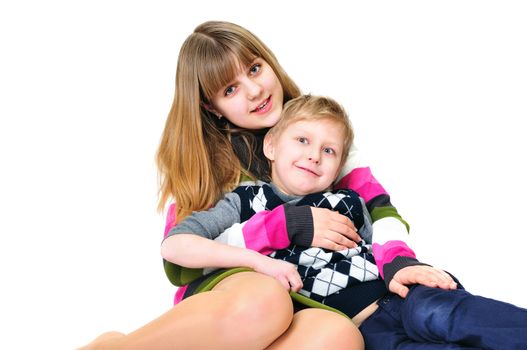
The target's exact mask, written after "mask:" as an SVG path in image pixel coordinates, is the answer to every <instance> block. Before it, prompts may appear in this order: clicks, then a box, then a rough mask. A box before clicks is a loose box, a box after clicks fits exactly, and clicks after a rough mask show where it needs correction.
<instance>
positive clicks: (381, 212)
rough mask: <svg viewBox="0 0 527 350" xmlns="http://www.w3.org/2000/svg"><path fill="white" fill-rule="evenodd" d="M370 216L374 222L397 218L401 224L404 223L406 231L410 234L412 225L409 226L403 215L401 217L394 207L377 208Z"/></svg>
mask: <svg viewBox="0 0 527 350" xmlns="http://www.w3.org/2000/svg"><path fill="white" fill-rule="evenodd" d="M370 215H371V219H372V220H373V222H375V221H377V220H379V219H382V218H386V217H392V218H395V219H397V220H399V221H400V222H402V223H403V224H404V225H405V226H406V230H407V231H408V232H410V225H408V223H407V222H406V221H405V220H404V219H403V218H402V217H401V215H399V213H398V212H397V209H395V207H392V206H387V207H375V208H373V210H372V211H371V213H370Z"/></svg>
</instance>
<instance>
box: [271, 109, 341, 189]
mask: <svg viewBox="0 0 527 350" xmlns="http://www.w3.org/2000/svg"><path fill="white" fill-rule="evenodd" d="M343 147H344V132H343V130H342V126H341V125H340V124H339V123H337V122H335V121H333V120H330V119H319V120H309V121H308V120H300V121H298V122H295V123H292V124H291V125H289V126H288V127H287V128H286V129H285V130H283V131H282V133H281V134H280V135H274V136H273V137H266V139H265V143H264V153H265V155H266V157H267V158H269V159H270V160H271V162H272V179H273V182H274V183H275V184H276V185H277V186H278V188H279V189H280V190H282V191H283V192H285V193H287V194H290V195H297V196H303V195H306V194H309V193H315V192H321V191H325V190H327V189H328V188H329V187H330V186H331V184H332V183H333V181H334V180H335V179H336V177H337V175H338V173H339V171H340V160H341V159H342V156H343V154H342V152H343Z"/></svg>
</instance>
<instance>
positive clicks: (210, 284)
mask: <svg viewBox="0 0 527 350" xmlns="http://www.w3.org/2000/svg"><path fill="white" fill-rule="evenodd" d="M244 271H253V270H251V269H249V268H247V267H235V268H232V269H227V270H221V271H218V272H216V273H212V274H211V276H209V277H208V278H207V279H205V281H203V282H202V283H201V284H200V285H199V286H198V288H196V291H195V293H194V294H198V293H203V292H208V291H210V290H212V288H214V287H215V286H216V285H217V284H218V283H219V282H220V281H222V280H224V279H225V278H227V277H229V276H232V275H234V274H236V273H238V272H244ZM289 295H290V296H291V299H293V300H294V301H296V302H298V303H300V304H302V305H305V306H307V307H310V308H311V307H312V308H318V309H323V310H328V311H333V312H336V313H338V314H339V315H342V316H344V317H346V318H349V317H348V316H347V315H346V314H345V313H343V312H341V311H339V310H337V309H335V308H332V307H331V306H327V305H324V304H322V303H319V302H318V301H315V300H312V299H309V298H308V297H306V296H304V295H302V294H299V293H297V292H289Z"/></svg>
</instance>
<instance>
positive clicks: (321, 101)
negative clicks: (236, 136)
mask: <svg viewBox="0 0 527 350" xmlns="http://www.w3.org/2000/svg"><path fill="white" fill-rule="evenodd" d="M319 119H329V120H332V121H334V122H337V123H339V124H340V125H341V126H342V130H343V131H344V146H343V149H342V158H341V160H340V166H342V165H344V163H345V162H346V159H347V158H348V153H349V150H350V148H351V144H352V143H353V138H354V133H353V128H352V126H351V122H350V120H349V117H348V114H347V113H346V111H345V110H344V107H342V105H340V104H339V103H338V102H337V101H335V100H334V99H332V98H330V97H325V96H313V95H301V96H298V97H296V98H294V99H292V100H290V101H289V102H287V103H286V104H285V105H284V109H283V110H282V116H281V117H280V120H279V121H278V123H276V125H275V126H273V127H272V128H271V129H270V130H269V132H268V133H267V136H266V137H280V135H281V134H282V132H283V131H284V130H285V129H287V127H288V126H289V125H291V124H293V123H296V122H298V121H301V120H319Z"/></svg>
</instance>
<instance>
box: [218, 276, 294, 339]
mask: <svg viewBox="0 0 527 350" xmlns="http://www.w3.org/2000/svg"><path fill="white" fill-rule="evenodd" d="M230 294H231V295H230V298H229V301H230V303H228V304H226V305H223V311H222V314H223V315H222V316H223V317H221V319H222V320H223V322H222V323H223V324H224V325H225V327H226V329H227V330H228V331H231V332H232V330H233V326H234V327H235V329H236V332H237V333H239V334H245V335H246V336H247V339H248V340H249V339H252V340H257V339H261V340H262V342H263V343H265V342H270V341H272V340H274V339H276V338H277V337H279V336H280V335H281V334H282V333H283V332H285V331H286V330H287V328H288V327H289V325H290V324H291V321H292V319H293V304H292V301H291V297H290V296H289V293H288V292H287V291H286V290H285V288H284V287H283V286H282V285H281V284H280V283H279V282H278V281H276V280H275V279H274V278H272V277H268V276H265V275H261V274H257V273H250V275H247V276H244V278H243V281H241V283H238V286H237V288H235V289H234V290H232V292H231V293H230Z"/></svg>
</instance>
